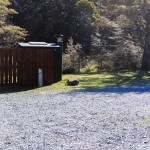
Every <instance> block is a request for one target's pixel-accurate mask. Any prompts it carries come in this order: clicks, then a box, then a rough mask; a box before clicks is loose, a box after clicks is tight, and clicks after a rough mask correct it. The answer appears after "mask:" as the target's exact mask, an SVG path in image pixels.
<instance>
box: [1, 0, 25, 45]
mask: <svg viewBox="0 0 150 150" xmlns="http://www.w3.org/2000/svg"><path fill="white" fill-rule="evenodd" d="M10 5H11V3H10V2H9V1H8V0H0V46H1V47H11V46H12V45H14V44H16V42H17V41H18V40H19V39H23V38H24V37H25V34H26V32H25V30H24V29H22V28H20V27H18V26H14V25H12V24H11V23H10V21H9V20H10V17H11V15H13V14H17V12H16V11H15V10H14V9H11V8H10Z"/></svg>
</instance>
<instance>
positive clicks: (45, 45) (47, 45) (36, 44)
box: [18, 42, 60, 48]
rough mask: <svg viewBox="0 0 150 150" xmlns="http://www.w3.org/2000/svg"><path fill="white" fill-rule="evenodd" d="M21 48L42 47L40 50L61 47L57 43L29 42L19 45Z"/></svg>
mask: <svg viewBox="0 0 150 150" xmlns="http://www.w3.org/2000/svg"><path fill="white" fill-rule="evenodd" d="M18 44H19V45H20V46H21V47H40V48H42V47H43V48H58V47H60V46H59V45H57V44H55V43H46V42H28V43H18Z"/></svg>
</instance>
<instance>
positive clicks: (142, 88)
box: [72, 83, 150, 94]
mask: <svg viewBox="0 0 150 150" xmlns="http://www.w3.org/2000/svg"><path fill="white" fill-rule="evenodd" d="M72 92H78V93H80V92H85V93H86V92H93V93H118V94H125V93H131V92H132V93H138V94H140V93H145V92H150V83H148V84H147V83H145V84H144V83H141V84H137V85H127V86H114V87H106V88H89V89H83V90H73V91H72Z"/></svg>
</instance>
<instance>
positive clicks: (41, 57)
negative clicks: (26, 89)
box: [0, 48, 54, 86]
mask: <svg viewBox="0 0 150 150" xmlns="http://www.w3.org/2000/svg"><path fill="white" fill-rule="evenodd" d="M53 65H54V63H53V50H51V49H37V48H34V49H33V48H32V49H31V48H17V49H0V86H7V85H8V86H12V85H21V86H26V85H30V86H36V85H37V84H38V68H42V69H43V78H44V85H50V84H52V83H53V69H54V66H53Z"/></svg>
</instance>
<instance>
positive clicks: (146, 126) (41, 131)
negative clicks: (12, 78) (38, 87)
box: [0, 84, 150, 150]
mask: <svg viewBox="0 0 150 150" xmlns="http://www.w3.org/2000/svg"><path fill="white" fill-rule="evenodd" d="M148 116H149V118H150V85H149V84H140V85H134V86H124V87H113V88H104V89H93V90H92V89H91V90H79V91H73V92H69V93H53V94H52V93H47V92H42V93H39V94H24V95H10V94H1V95H0V149H2V150H5V149H6V150H150V119H149V120H148V119H147V120H146V118H147V117H148Z"/></svg>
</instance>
